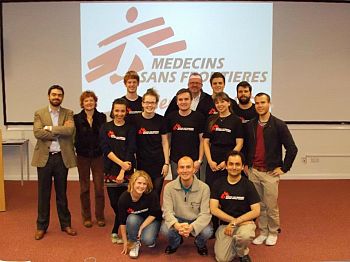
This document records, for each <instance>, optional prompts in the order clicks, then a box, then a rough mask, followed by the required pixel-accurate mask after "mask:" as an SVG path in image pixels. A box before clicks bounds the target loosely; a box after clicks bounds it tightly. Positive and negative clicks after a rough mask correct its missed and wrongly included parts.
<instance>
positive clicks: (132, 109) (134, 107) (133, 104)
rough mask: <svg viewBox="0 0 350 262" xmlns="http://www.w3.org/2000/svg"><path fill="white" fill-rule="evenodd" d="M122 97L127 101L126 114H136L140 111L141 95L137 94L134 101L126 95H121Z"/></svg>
mask: <svg viewBox="0 0 350 262" xmlns="http://www.w3.org/2000/svg"><path fill="white" fill-rule="evenodd" d="M122 98H124V99H125V100H126V101H127V102H128V106H127V112H128V114H130V115H133V114H138V113H141V112H142V97H141V96H137V99H136V100H134V101H132V100H129V99H127V98H126V96H123V97H122Z"/></svg>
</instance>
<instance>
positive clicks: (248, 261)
mask: <svg viewBox="0 0 350 262" xmlns="http://www.w3.org/2000/svg"><path fill="white" fill-rule="evenodd" d="M239 261H241V262H251V261H252V260H251V259H250V256H249V255H245V256H243V257H240V258H239Z"/></svg>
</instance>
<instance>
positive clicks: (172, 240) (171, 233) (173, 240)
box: [161, 217, 213, 248]
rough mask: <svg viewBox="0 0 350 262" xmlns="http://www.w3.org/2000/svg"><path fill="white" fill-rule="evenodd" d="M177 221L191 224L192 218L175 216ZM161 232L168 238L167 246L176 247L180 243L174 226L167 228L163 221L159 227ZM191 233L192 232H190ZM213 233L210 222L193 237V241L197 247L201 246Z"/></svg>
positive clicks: (179, 237)
mask: <svg viewBox="0 0 350 262" xmlns="http://www.w3.org/2000/svg"><path fill="white" fill-rule="evenodd" d="M177 220H178V222H179V223H184V222H187V223H188V224H191V223H192V222H193V221H194V220H187V219H183V218H179V217H177ZM161 232H162V234H163V235H164V236H165V237H167V238H168V242H169V246H170V247H171V248H178V247H179V246H180V243H181V238H182V236H181V235H180V234H179V232H177V230H176V229H175V228H174V227H171V228H168V227H167V226H166V225H165V223H163V224H162V227H161ZM191 234H192V233H191ZM212 235H213V226H212V225H211V224H209V225H207V226H206V227H205V228H204V229H203V230H202V231H201V232H200V233H199V234H198V235H197V236H196V237H195V239H194V243H195V244H196V246H197V247H199V248H203V247H204V246H205V245H206V243H207V240H208V239H209V238H210V237H211V236H212Z"/></svg>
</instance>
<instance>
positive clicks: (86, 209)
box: [77, 156, 105, 221]
mask: <svg viewBox="0 0 350 262" xmlns="http://www.w3.org/2000/svg"><path fill="white" fill-rule="evenodd" d="M77 166H78V172H79V182H80V203H81V215H82V217H83V221H85V220H91V201H90V170H91V174H92V181H93V183H94V191H95V216H96V219H97V221H101V220H104V207H105V195H104V182H103V180H104V173H103V158H102V156H101V157H96V158H90V157H83V156H77Z"/></svg>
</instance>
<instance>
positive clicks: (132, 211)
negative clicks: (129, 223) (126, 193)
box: [126, 207, 134, 214]
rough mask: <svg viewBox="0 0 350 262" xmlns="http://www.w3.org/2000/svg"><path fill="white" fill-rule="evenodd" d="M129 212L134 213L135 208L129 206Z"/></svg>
mask: <svg viewBox="0 0 350 262" xmlns="http://www.w3.org/2000/svg"><path fill="white" fill-rule="evenodd" d="M126 212H127V213H129V214H132V213H134V209H132V208H131V207H129V208H128V210H126Z"/></svg>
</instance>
